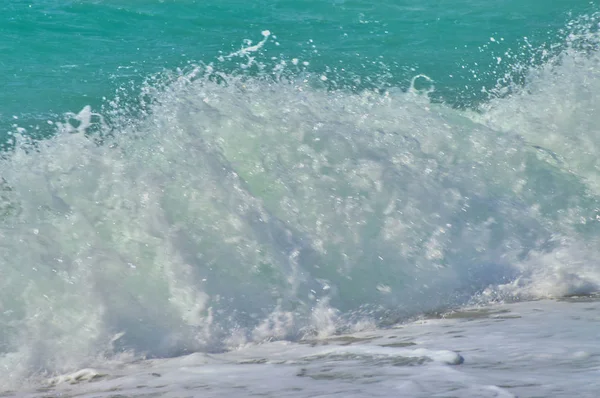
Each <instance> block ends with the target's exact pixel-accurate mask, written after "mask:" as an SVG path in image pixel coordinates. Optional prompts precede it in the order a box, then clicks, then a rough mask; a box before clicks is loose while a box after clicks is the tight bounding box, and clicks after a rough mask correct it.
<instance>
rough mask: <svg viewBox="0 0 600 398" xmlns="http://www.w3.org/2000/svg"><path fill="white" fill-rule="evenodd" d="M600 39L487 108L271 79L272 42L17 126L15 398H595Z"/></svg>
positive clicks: (3, 178) (8, 267) (7, 361)
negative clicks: (38, 134)
mask: <svg viewBox="0 0 600 398" xmlns="http://www.w3.org/2000/svg"><path fill="white" fill-rule="evenodd" d="M596 21H597V16H592V17H587V18H583V19H582V20H577V21H575V22H573V23H572V25H571V26H572V28H571V32H570V34H568V35H566V38H565V40H564V41H563V42H562V43H560V45H561V46H562V47H561V49H560V51H556V52H554V53H550V54H546V53H544V54H543V56H541V58H539V59H541V60H542V62H540V63H539V64H533V63H531V64H525V65H523V64H520V63H519V64H515V65H514V68H513V70H512V71H511V73H509V74H506V75H502V76H499V77H498V85H497V86H496V88H495V89H494V90H492V91H491V92H490V93H489V96H488V98H487V99H486V100H485V101H482V103H481V104H479V105H478V106H477V107H471V108H468V109H460V108H459V107H455V106H451V105H449V104H446V103H443V102H439V101H433V100H432V95H433V94H434V93H435V91H436V82H435V81H434V80H433V79H431V78H429V77H428V76H425V75H421V74H418V73H415V74H414V79H413V80H412V83H411V85H410V86H409V87H408V88H406V89H401V88H395V87H393V86H381V85H378V84H375V85H374V86H373V87H368V88H364V87H361V86H360V85H356V86H352V85H343V84H341V83H340V84H339V85H337V84H336V80H337V79H338V78H339V79H340V80H341V76H342V75H343V71H335V70H329V71H324V72H319V73H314V72H311V69H310V65H309V62H308V61H305V60H303V59H302V58H290V59H283V58H282V59H275V60H273V59H270V58H269V59H268V60H266V59H264V57H263V56H262V53H261V51H263V49H264V48H267V47H268V46H275V45H276V43H277V42H276V40H277V38H276V32H271V31H270V30H267V29H262V30H261V29H258V30H257V37H258V40H256V39H255V41H254V42H252V41H250V40H248V41H247V42H246V43H245V44H244V45H243V46H241V49H239V50H236V51H232V52H227V53H224V54H223V55H221V56H219V57H217V58H216V59H215V60H214V61H211V62H207V63H198V64H193V65H189V66H187V67H185V68H181V69H175V70H171V71H167V72H164V73H158V74H154V75H151V76H150V77H148V78H147V79H146V81H145V82H144V83H143V84H142V85H141V88H140V89H139V92H138V93H137V94H136V97H135V99H134V100H133V99H132V98H131V97H127V98H124V97H120V96H119V95H117V96H114V97H112V98H108V99H106V100H105V101H104V103H103V104H102V105H101V106H98V107H92V106H86V107H84V108H83V109H81V110H79V111H76V112H72V113H67V114H65V115H64V116H63V117H61V118H57V119H49V120H46V121H44V125H43V126H42V127H39V126H37V127H36V126H31V125H28V124H23V123H20V121H19V119H18V118H17V117H15V119H14V124H13V125H12V127H11V131H10V135H9V136H8V141H7V143H6V150H5V151H4V152H3V153H2V157H1V159H0V264H1V265H0V369H1V370H2V372H1V373H0V389H1V390H2V391H3V392H1V393H0V395H1V396H3V397H4V396H5V397H12V396H19V397H21V396H22V397H42V396H43V397H48V396H57V397H58V396H61V397H65V396H89V397H116V396H136V397H150V396H167V397H184V396H185V397H187V396H194V397H195V396H202V397H204V396H206V397H211V396H215V397H216V396H255V395H261V396H274V397H275V396H277V397H316V396H323V397H325V396H345V397H365V396H402V397H431V396H440V397H442V396H443V397H453V396H457V397H458V396H459V397H516V396H518V397H536V396H537V397H549V396H552V397H572V396H580V397H595V396H597V391H598V390H599V389H600V385H599V384H600V383H599V382H598V380H599V379H598V372H599V371H600V362H599V358H600V346H599V345H598V344H597V337H598V330H599V329H598V324H599V322H600V316H599V315H598V310H599V309H600V308H599V301H598V296H597V293H598V291H599V290H600V266H599V265H598V254H599V251H598V250H599V249H598V248H599V247H600V241H599V238H600V224H599V222H600V179H599V178H598V168H599V166H600V165H599V164H598V156H597V153H598V152H599V149H598V148H596V147H597V142H598V139H599V138H600V136H599V135H600V128H599V126H600V113H599V111H598V109H600V99H599V97H598V96H597V93H598V92H599V91H600V51H599V50H598V33H597V27H598V24H597V22H596ZM274 36H275V37H274ZM496 40H497V39H495V38H494V40H493V41H491V43H494V42H495V41H496ZM498 40H499V39H498ZM540 51H541V50H540ZM511 56H512V55H511V53H507V54H506V55H505V57H508V58H510V57H511ZM500 62H502V60H500V61H498V63H500ZM519 62H520V61H519ZM231 63H233V64H235V68H234V70H233V71H232V69H231V68H230V67H228V66H227V65H230V64H231ZM515 76H520V78H519V79H517V78H516V77H515ZM517 80H518V81H517ZM123 95H125V94H123ZM128 95H130V94H128ZM36 129H45V131H46V130H50V131H52V134H51V136H46V137H45V138H43V139H36V138H33V135H35V130H36Z"/></svg>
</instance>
